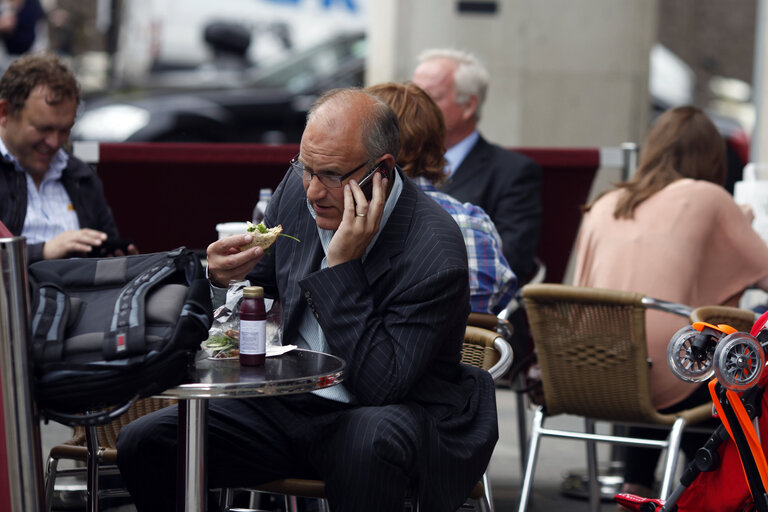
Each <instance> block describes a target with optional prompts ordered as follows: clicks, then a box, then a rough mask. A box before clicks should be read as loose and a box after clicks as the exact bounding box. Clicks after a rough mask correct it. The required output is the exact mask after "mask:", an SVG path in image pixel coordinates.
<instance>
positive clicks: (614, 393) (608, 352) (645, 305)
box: [519, 284, 711, 512]
mask: <svg viewBox="0 0 768 512" xmlns="http://www.w3.org/2000/svg"><path fill="white" fill-rule="evenodd" d="M523 298H524V301H525V308H526V311H527V313H528V318H529V320H530V325H531V332H532V334H533V339H534V344H535V346H536V351H537V354H538V360H539V364H540V366H541V374H542V384H543V388H544V398H545V401H546V405H545V406H539V407H538V409H537V410H536V412H535V413H534V417H533V420H532V423H531V440H530V443H529V448H528V458H527V465H526V470H525V474H524V477H523V486H522V491H521V498H520V504H519V510H520V511H521V512H522V511H524V510H526V508H527V506H528V501H529V496H530V492H531V487H532V484H533V475H534V471H535V467H536V456H537V454H538V449H539V442H540V440H541V437H542V436H553V437H561V438H569V439H581V440H585V441H586V442H587V446H588V450H587V454H588V456H587V470H588V475H589V485H590V503H591V508H592V509H593V510H599V508H600V502H599V493H598V489H597V484H598V481H597V454H596V445H595V443H596V442H608V443H618V444H633V445H635V446H656V447H660V448H667V455H666V461H665V471H664V478H663V482H662V489H661V497H662V498H665V497H666V496H667V495H668V493H669V492H670V490H671V488H672V481H673V478H674V471H675V467H676V464H677V459H678V451H679V446H680V437H681V434H682V430H683V428H684V427H685V425H686V424H692V423H696V422H699V421H703V420H705V419H708V418H710V417H711V405H710V404H705V405H702V406H699V407H696V408H694V409H690V410H686V411H682V412H680V413H678V414H675V415H666V414H659V413H658V412H657V411H656V410H655V409H654V407H653V405H652V404H651V400H650V396H651V395H650V382H649V364H648V354H647V349H646V338H645V311H646V309H649V308H651V309H659V310H663V311H668V312H672V313H676V314H679V315H682V316H688V315H689V314H690V312H691V310H690V308H687V307H685V306H682V305H679V304H673V303H668V302H664V301H658V300H654V299H651V298H649V297H644V296H643V295H641V294H638V293H630V292H620V291H615V290H605V289H594V288H581V287H575V286H567V285H560V284H536V285H528V286H526V287H525V288H523ZM655 364H666V361H659V362H655ZM558 414H572V415H577V416H582V417H584V419H585V426H586V428H585V432H574V431H568V430H561V429H551V428H544V421H545V419H546V418H548V417H550V416H555V415H558ZM595 421H608V422H613V423H630V424H633V423H642V424H651V425H656V426H662V427H663V426H666V427H670V426H671V427H672V428H671V431H670V435H669V437H668V438H667V440H666V441H658V440H649V439H637V438H632V439H629V438H627V437H617V436H614V435H596V434H595V431H594V424H595Z"/></svg>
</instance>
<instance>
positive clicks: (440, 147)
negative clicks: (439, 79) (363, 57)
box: [366, 83, 517, 314]
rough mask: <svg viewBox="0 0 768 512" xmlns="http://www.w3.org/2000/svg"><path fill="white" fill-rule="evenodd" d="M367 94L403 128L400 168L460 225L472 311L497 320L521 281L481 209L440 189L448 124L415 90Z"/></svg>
mask: <svg viewBox="0 0 768 512" xmlns="http://www.w3.org/2000/svg"><path fill="white" fill-rule="evenodd" d="M366 90H367V91H369V92H371V93H373V94H375V95H376V96H378V97H379V98H381V99H382V100H384V101H385V102H386V103H387V104H389V106H390V107H392V110H394V111H395V114H397V120H398V122H399V123H400V154H399V155H398V157H397V164H398V165H399V166H400V167H401V168H402V169H403V171H404V172H405V174H406V175H407V176H408V177H410V178H413V179H414V180H415V181H416V184H417V185H418V186H419V187H420V188H421V189H422V190H424V191H425V192H426V193H427V194H428V195H429V196H430V197H431V198H432V199H434V200H435V201H437V202H438V204H440V205H441V206H442V207H443V208H445V210H447V211H448V213H450V214H451V216H452V217H453V218H454V220H455V221H456V222H457V223H458V225H459V227H460V228H461V233H462V235H463V236H464V242H465V243H466V246H467V257H468V259H469V293H470V301H471V304H472V311H475V312H479V313H492V314H497V313H499V311H501V310H502V309H503V308H504V306H506V305H507V303H508V302H509V301H510V300H511V299H512V296H513V295H514V293H515V290H516V288H517V277H516V276H515V274H514V273H513V272H512V269H511V268H510V267H509V264H508V263H507V260H506V259H505V258H504V255H503V254H501V238H500V237H499V233H498V231H496V227H495V226H494V225H493V221H491V219H490V217H488V215H487V214H486V213H485V212H484V211H483V209H482V208H480V207H478V206H475V205H473V204H471V203H461V202H460V201H458V200H456V199H454V198H453V197H451V196H449V195H448V194H445V193H442V192H439V191H437V190H436V189H435V184H440V183H442V182H443V181H444V180H445V174H444V173H443V169H444V167H445V158H444V156H443V155H444V153H445V145H444V140H445V123H444V122H443V115H442V113H441V112H440V108H439V107H438V106H437V105H436V104H435V102H434V101H433V100H432V98H430V97H429V95H428V94H427V93H426V92H424V91H423V90H422V89H420V88H419V87H417V86H416V85H414V84H398V83H387V84H381V85H374V86H371V87H368V88H367V89H366Z"/></svg>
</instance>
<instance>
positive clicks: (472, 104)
mask: <svg viewBox="0 0 768 512" xmlns="http://www.w3.org/2000/svg"><path fill="white" fill-rule="evenodd" d="M477 105H478V101H477V95H475V94H472V95H471V96H470V97H469V99H468V100H467V102H466V103H464V105H462V112H461V117H462V119H464V120H465V121H467V120H469V119H474V118H475V117H477Z"/></svg>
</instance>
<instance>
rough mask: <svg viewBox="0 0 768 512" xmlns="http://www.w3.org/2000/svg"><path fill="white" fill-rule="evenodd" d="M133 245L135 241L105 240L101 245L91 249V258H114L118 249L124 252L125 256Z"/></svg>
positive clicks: (89, 255) (89, 254)
mask: <svg viewBox="0 0 768 512" xmlns="http://www.w3.org/2000/svg"><path fill="white" fill-rule="evenodd" d="M132 243H133V240H124V239H121V238H119V239H108V240H104V241H103V242H102V243H101V245H95V246H93V247H92V248H91V252H89V253H88V257H90V258H105V257H107V256H112V255H113V254H114V252H115V251H116V250H118V249H120V250H122V251H123V254H128V246H129V245H131V244H132Z"/></svg>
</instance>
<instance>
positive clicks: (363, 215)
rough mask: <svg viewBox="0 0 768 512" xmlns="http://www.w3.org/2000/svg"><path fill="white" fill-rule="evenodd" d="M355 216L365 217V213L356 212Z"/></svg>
mask: <svg viewBox="0 0 768 512" xmlns="http://www.w3.org/2000/svg"><path fill="white" fill-rule="evenodd" d="M357 216H358V217H365V214H364V213H358V214H357Z"/></svg>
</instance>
